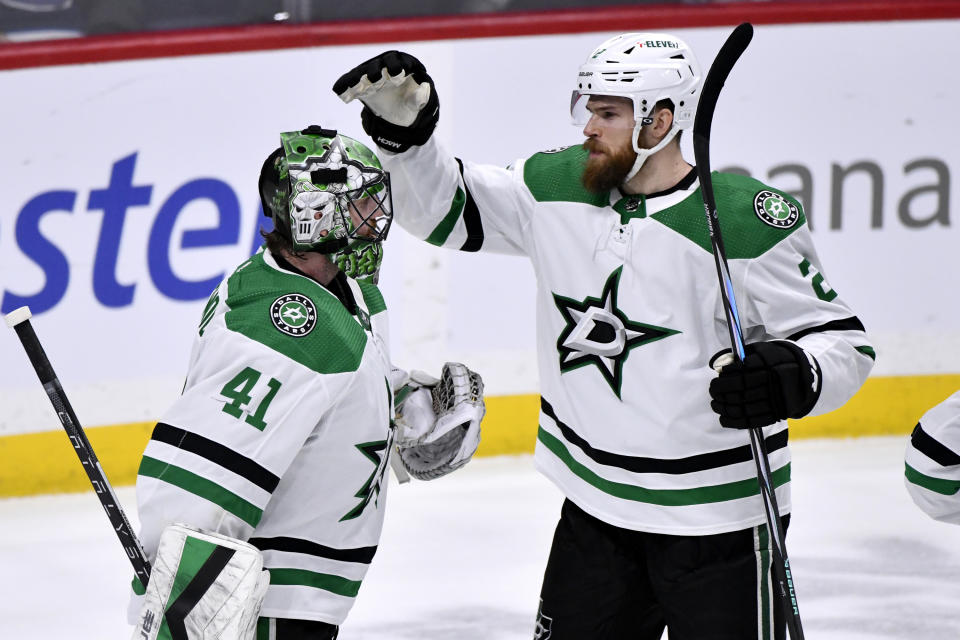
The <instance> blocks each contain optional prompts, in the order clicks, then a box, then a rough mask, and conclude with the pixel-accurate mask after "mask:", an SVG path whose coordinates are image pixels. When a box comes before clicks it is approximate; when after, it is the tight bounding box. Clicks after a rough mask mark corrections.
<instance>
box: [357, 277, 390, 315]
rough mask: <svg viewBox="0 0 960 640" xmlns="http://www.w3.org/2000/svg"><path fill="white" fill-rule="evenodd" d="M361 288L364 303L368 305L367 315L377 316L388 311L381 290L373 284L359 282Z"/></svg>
mask: <svg viewBox="0 0 960 640" xmlns="http://www.w3.org/2000/svg"><path fill="white" fill-rule="evenodd" d="M357 284H358V285H359V286H360V293H362V294H363V303H364V304H365V305H367V313H369V314H370V315H376V314H378V313H380V312H381V311H386V310H387V303H386V302H384V300H383V294H382V293H380V289H379V288H378V287H377V285H375V284H373V283H372V282H367V281H365V280H357Z"/></svg>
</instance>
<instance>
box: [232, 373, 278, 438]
mask: <svg viewBox="0 0 960 640" xmlns="http://www.w3.org/2000/svg"><path fill="white" fill-rule="evenodd" d="M259 380H260V372H259V371H257V370H256V369H251V368H250V367H247V368H245V369H244V370H243V371H241V372H240V373H238V374H237V375H235V376H234V377H233V378H232V379H231V380H230V381H229V382H228V383H227V384H225V385H223V389H221V390H220V395H222V396H223V397H225V398H229V399H230V402H228V403H227V404H225V405H223V412H224V413H227V414H229V415H231V416H233V417H234V418H240V417H242V416H243V414H244V413H246V414H247V417H246V418H244V422H246V423H247V424H249V425H251V426H253V427H256V428H257V429H260V431H263V430H264V429H266V428H267V423H266V421H264V419H263V418H264V416H266V415H267V409H268V408H269V407H270V403H271V402H273V399H274V397H275V396H276V395H277V391H279V390H280V381H279V380H277V379H276V378H270V380H269V381H268V382H267V386H268V387H269V390H268V391H267V395H265V396H263V400H261V401H260V404H258V405H257V408H256V409H253V410H252V411H250V410H246V409H245V408H244V407H245V406H246V405H249V404H250V401H251V400H253V397H252V395H251V392H252V391H253V388H254V387H255V386H256V385H257V382H258V381H259Z"/></svg>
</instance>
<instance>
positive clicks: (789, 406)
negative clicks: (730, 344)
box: [710, 340, 822, 429]
mask: <svg viewBox="0 0 960 640" xmlns="http://www.w3.org/2000/svg"><path fill="white" fill-rule="evenodd" d="M744 352H745V354H746V357H745V358H744V359H743V362H736V361H735V360H734V359H733V356H732V355H731V353H730V350H729V349H724V350H723V351H721V352H720V353H717V354H716V355H714V356H713V357H712V358H711V359H710V366H711V367H712V368H713V369H714V370H716V371H717V372H719V374H720V375H718V376H717V377H716V378H714V379H713V380H711V381H710V397H711V398H713V401H712V402H711V403H710V408H711V409H713V410H714V412H716V413H717V414H719V416H720V424H721V425H722V426H724V427H728V428H732V429H753V428H756V427H766V426H768V425H771V424H774V423H775V422H779V421H780V420H785V419H787V418H802V417H803V416H805V415H807V414H808V413H810V411H811V410H812V409H813V407H814V405H816V404H817V399H818V398H819V397H820V388H821V383H822V379H821V376H820V364H819V363H818V362H817V359H816V358H814V357H813V356H812V355H810V354H809V353H807V352H806V351H804V350H803V349H801V348H800V347H799V346H797V345H796V344H794V343H792V342H788V341H786V340H773V341H770V342H754V343H752V344H748V345H746V346H745V347H744Z"/></svg>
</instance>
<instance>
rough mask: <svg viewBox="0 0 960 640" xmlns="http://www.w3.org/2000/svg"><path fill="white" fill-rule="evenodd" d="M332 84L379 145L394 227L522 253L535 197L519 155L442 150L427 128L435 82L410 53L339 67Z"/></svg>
mask: <svg viewBox="0 0 960 640" xmlns="http://www.w3.org/2000/svg"><path fill="white" fill-rule="evenodd" d="M333 91H334V93H336V94H337V95H338V96H339V97H340V99H341V100H343V101H344V102H348V103H349V102H352V101H353V100H360V101H361V102H362V103H363V110H362V111H361V113H360V117H361V120H362V123H363V128H364V131H366V132H367V135H369V136H370V137H371V138H372V139H373V141H374V142H376V144H377V145H378V146H379V147H380V149H381V150H382V151H383V152H384V153H382V154H381V155H382V160H383V163H384V168H386V169H387V170H388V171H389V172H390V176H391V180H392V183H393V187H394V201H395V208H396V210H397V212H398V215H397V221H398V222H399V223H400V225H401V226H403V227H404V228H405V229H407V230H408V231H409V232H411V233H413V234H414V235H416V236H418V237H420V238H422V239H424V240H427V241H428V242H430V243H431V244H434V245H437V246H443V247H448V248H452V249H459V250H461V251H479V250H486V251H495V252H499V253H513V254H525V253H529V247H528V246H527V243H526V241H525V237H524V236H525V234H526V233H527V228H528V226H529V225H528V221H529V216H530V213H531V210H532V208H533V205H534V204H535V199H534V198H533V196H532V195H531V193H530V190H529V189H528V188H526V187H525V185H524V177H523V176H524V171H523V162H518V163H515V164H514V165H513V167H512V168H511V169H503V168H501V167H496V166H491V165H478V164H474V163H471V162H469V161H464V160H461V159H459V158H454V157H453V156H452V155H450V154H449V153H447V152H446V150H445V149H443V147H442V145H440V144H439V143H438V142H437V140H436V138H435V137H434V136H433V135H432V134H433V131H434V129H435V128H436V125H437V122H438V120H439V116H440V102H439V97H438V95H437V90H436V86H435V85H434V82H433V79H432V78H431V77H430V75H429V74H428V73H427V70H426V68H425V67H424V65H423V64H422V63H421V62H420V61H419V60H418V59H417V58H415V57H413V56H412V55H410V54H407V53H404V52H402V51H386V52H384V53H381V54H380V55H378V56H375V57H373V58H371V59H370V60H367V61H366V62H364V63H362V64H360V65H358V66H356V67H354V68H353V69H352V70H350V71H348V72H347V73H345V74H343V75H342V76H341V77H340V78H339V79H338V80H337V81H336V83H334V85H333Z"/></svg>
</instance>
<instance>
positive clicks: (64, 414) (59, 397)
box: [13, 320, 150, 586]
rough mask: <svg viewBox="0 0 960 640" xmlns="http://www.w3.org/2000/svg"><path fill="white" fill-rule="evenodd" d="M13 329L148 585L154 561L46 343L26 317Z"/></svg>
mask: <svg viewBox="0 0 960 640" xmlns="http://www.w3.org/2000/svg"><path fill="white" fill-rule="evenodd" d="M13 328H14V330H15V331H16V332H17V336H18V337H19V338H20V342H21V343H22V344H23V348H24V351H26V353H27V357H28V358H30V363H31V364H32V365H33V368H34V370H35V371H36V372H37V377H39V378H40V383H41V384H42V385H43V390H44V391H46V393H47V397H48V398H49V399H50V402H51V404H53V409H54V411H56V412H57V417H58V418H60V423H61V424H62V425H63V428H64V429H65V430H66V432H67V436H69V438H70V442H71V444H73V450H74V451H75V452H76V454H77V457H78V458H80V463H81V464H82V465H83V470H84V471H85V472H86V473H87V477H88V478H89V479H90V483H91V484H92V485H93V490H94V491H95V492H96V494H97V498H99V500H100V504H101V505H103V510H104V511H106V513H107V518H108V519H109V520H110V524H111V525H113V530H114V532H115V533H116V534H117V537H118V538H119V539H120V544H121V545H123V549H124V551H125V552H126V554H127V558H129V559H130V563H131V564H132V565H133V571H134V573H136V575H137V578H138V579H139V580H140V583H141V584H142V585H144V586H146V584H147V582H148V581H149V579H150V562H149V561H148V560H147V557H146V555H145V554H144V552H143V548H142V547H141V546H140V541H139V540H138V539H137V536H136V535H135V534H134V533H133V529H132V528H131V527H130V522H129V521H128V520H127V516H126V514H125V513H124V512H123V508H122V507H121V506H120V503H119V502H118V501H117V496H116V494H115V493H114V491H113V487H112V486H111V485H110V482H109V481H108V480H107V476H106V474H105V473H104V471H103V467H101V466H100V461H99V460H98V459H97V456H96V454H95V453H94V452H93V447H91V446H90V441H89V440H87V435H86V433H84V431H83V427H81V426H80V421H79V420H77V416H76V414H75V413H74V411H73V407H72V406H70V401H69V400H68V399H67V395H66V393H64V391H63V387H62V386H61V385H60V380H59V379H58V378H57V375H56V373H54V371H53V366H52V365H51V364H50V360H49V358H47V354H46V352H45V351H44V350H43V345H41V344H40V340H39V339H38V338H37V334H36V332H35V331H34V330H33V326H31V324H30V321H29V320H24V321H22V322H20V323H18V324H16V325H14V327H13Z"/></svg>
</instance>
